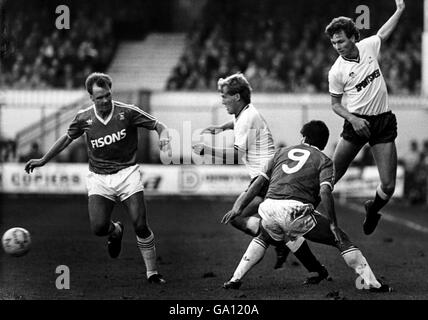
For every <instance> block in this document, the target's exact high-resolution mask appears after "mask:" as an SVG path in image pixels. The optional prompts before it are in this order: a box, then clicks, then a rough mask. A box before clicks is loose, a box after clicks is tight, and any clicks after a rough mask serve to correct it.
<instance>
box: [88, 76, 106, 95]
mask: <svg viewBox="0 0 428 320" xmlns="http://www.w3.org/2000/svg"><path fill="white" fill-rule="evenodd" d="M94 84H96V85H97V86H98V87H100V88H103V89H111V87H112V80H111V77H110V76H109V75H108V74H105V73H100V72H93V73H91V74H90V75H89V76H88V77H87V78H86V81H85V87H86V90H87V91H88V92H89V94H90V95H92V94H93V91H92V88H93V86H94Z"/></svg>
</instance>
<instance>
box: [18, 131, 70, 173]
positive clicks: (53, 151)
mask: <svg viewBox="0 0 428 320" xmlns="http://www.w3.org/2000/svg"><path fill="white" fill-rule="evenodd" d="M72 141H73V140H72V139H71V138H70V137H69V136H68V135H67V134H65V135H63V136H62V137H61V138H59V139H58V140H57V141H56V142H55V143H54V144H53V146H52V147H51V148H50V149H49V150H48V152H46V154H45V155H44V156H43V157H42V158H41V159H31V160H29V161H28V162H27V163H26V164H25V171H26V172H27V173H31V172H33V170H34V168H37V167H42V166H44V165H45V164H46V163H48V162H49V161H50V160H51V159H52V158H53V157H55V156H56V155H58V154H59V153H60V152H61V151H62V150H64V149H65V148H67V147H68V145H69V144H70V143H71V142H72Z"/></svg>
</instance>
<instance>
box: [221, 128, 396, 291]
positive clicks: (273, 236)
mask: <svg viewBox="0 0 428 320" xmlns="http://www.w3.org/2000/svg"><path fill="white" fill-rule="evenodd" d="M300 133H301V134H302V136H303V140H302V143H301V144H299V145H294V146H291V147H288V148H281V149H279V150H278V151H277V152H276V154H275V156H274V157H273V158H272V159H271V161H270V162H269V163H268V164H267V165H266V167H265V170H263V172H262V174H261V175H259V177H258V178H257V179H256V181H255V182H254V183H253V184H252V185H251V186H250V188H249V189H248V190H247V192H246V194H245V196H243V197H240V198H238V200H237V201H236V202H235V204H234V205H233V208H232V210H230V211H229V212H228V213H227V214H226V215H225V216H224V217H223V219H222V223H225V224H227V223H228V222H229V221H230V220H232V219H233V218H234V217H236V216H239V215H240V214H241V213H242V211H243V208H245V206H246V205H247V204H248V203H249V202H250V201H251V200H252V199H253V198H254V196H255V195H256V194H257V193H258V192H259V190H260V189H261V188H262V187H263V186H264V185H265V184H266V183H269V188H268V192H267V195H266V198H265V200H264V201H263V202H262V203H261V204H260V206H259V215H260V216H261V218H262V220H261V226H260V230H261V231H260V233H259V235H258V236H257V237H255V238H254V239H253V240H252V241H251V243H250V245H249V246H248V249H247V251H246V252H245V254H244V256H243V257H242V259H241V261H240V263H239V265H238V267H237V268H236V270H235V272H234V274H233V276H232V278H231V279H230V280H229V281H227V282H226V283H224V285H223V287H224V288H226V289H238V288H239V287H240V286H241V284H242V278H243V277H244V276H245V275H246V274H247V273H248V271H250V269H251V268H252V267H253V266H255V265H256V264H257V263H258V262H259V261H260V260H261V259H262V258H263V256H264V254H265V252H266V248H267V247H268V246H269V245H270V244H274V243H276V242H279V241H281V242H283V241H289V240H290V239H291V240H293V239H295V238H296V237H299V236H303V237H304V238H306V239H307V240H311V241H315V242H319V243H322V244H326V245H331V246H334V247H336V248H337V249H339V251H340V253H341V255H342V257H343V259H344V260H345V262H346V264H347V265H348V266H349V267H351V268H352V269H354V270H355V272H356V273H357V274H358V275H359V277H360V278H359V279H362V280H363V281H364V285H363V286H361V289H369V290H370V291H376V292H389V291H390V287H389V286H388V285H386V284H381V283H380V282H379V281H378V280H377V279H376V277H375V275H374V274H373V272H372V270H371V268H370V266H369V264H368V263H367V260H366V259H365V257H364V256H363V254H362V253H361V251H360V250H359V249H358V248H357V247H356V246H354V245H353V244H352V242H351V241H350V239H349V237H348V236H347V235H346V234H345V233H344V232H343V231H342V230H341V229H340V228H339V226H338V223H337V219H336V213H335V209H334V198H333V196H332V191H333V187H334V170H333V162H332V161H331V160H330V158H328V157H327V156H326V155H325V154H324V153H322V152H321V150H323V149H324V148H325V146H326V144H327V141H328V137H329V130H328V128H327V126H326V125H325V123H324V122H322V121H311V122H309V123H307V124H305V125H304V126H303V128H302V130H301V131H300ZM320 201H322V202H323V205H324V207H325V209H326V211H327V217H325V216H323V215H321V214H320V213H319V212H317V211H316V210H315V208H316V207H317V206H318V204H319V203H320ZM360 283H361V281H360Z"/></svg>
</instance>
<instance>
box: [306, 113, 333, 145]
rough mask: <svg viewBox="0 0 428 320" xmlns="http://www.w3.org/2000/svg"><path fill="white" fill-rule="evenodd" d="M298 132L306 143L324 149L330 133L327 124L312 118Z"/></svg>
mask: <svg viewBox="0 0 428 320" xmlns="http://www.w3.org/2000/svg"><path fill="white" fill-rule="evenodd" d="M300 133H301V134H302V136H303V137H304V138H305V142H306V143H308V144H310V145H312V146H315V147H317V148H318V149H320V150H324V148H325V146H326V145H327V141H328V137H329V135H330V132H329V130H328V127H327V125H326V124H325V123H324V122H323V121H320V120H312V121H310V122H308V123H306V124H305V125H304V126H303V128H302V130H300Z"/></svg>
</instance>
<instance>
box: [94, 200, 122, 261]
mask: <svg viewBox="0 0 428 320" xmlns="http://www.w3.org/2000/svg"><path fill="white" fill-rule="evenodd" d="M114 205H115V202H114V201H113V200H111V199H108V198H106V197H103V196H100V195H97V194H93V195H90V196H89V199H88V211H89V221H90V224H91V228H92V231H93V232H94V234H95V235H97V236H99V237H103V236H108V240H107V246H108V252H109V254H110V256H111V257H112V258H117V257H118V256H119V253H120V250H121V243H122V235H123V226H122V224H121V223H120V222H113V221H111V219H110V218H111V213H112V211H113V208H114Z"/></svg>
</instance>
